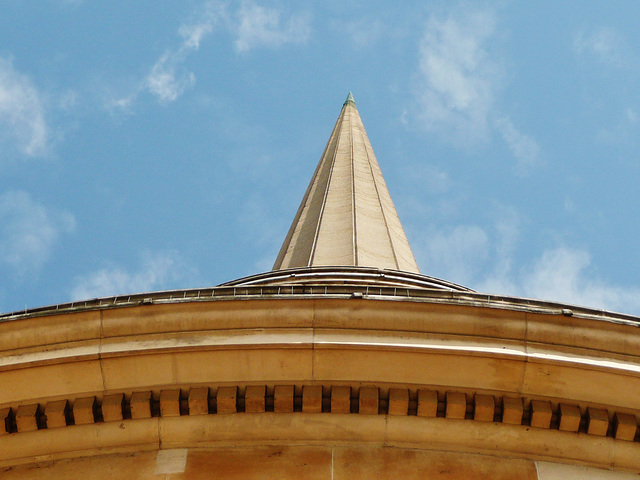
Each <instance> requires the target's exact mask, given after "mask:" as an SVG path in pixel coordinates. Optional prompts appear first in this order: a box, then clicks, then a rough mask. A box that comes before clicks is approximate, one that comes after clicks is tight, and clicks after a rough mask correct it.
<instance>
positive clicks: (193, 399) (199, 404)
mask: <svg viewBox="0 0 640 480" xmlns="http://www.w3.org/2000/svg"><path fill="white" fill-rule="evenodd" d="M188 402H189V415H206V414H208V413H209V387H194V388H190V389H189V399H188Z"/></svg>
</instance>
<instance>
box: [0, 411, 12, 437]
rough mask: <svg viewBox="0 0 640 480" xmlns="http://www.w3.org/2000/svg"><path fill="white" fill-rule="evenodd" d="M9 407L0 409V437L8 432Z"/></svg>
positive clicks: (9, 422)
mask: <svg viewBox="0 0 640 480" xmlns="http://www.w3.org/2000/svg"><path fill="white" fill-rule="evenodd" d="M10 425H11V407H4V408H0V435H6V434H7V433H9V431H10V428H11V427H10Z"/></svg>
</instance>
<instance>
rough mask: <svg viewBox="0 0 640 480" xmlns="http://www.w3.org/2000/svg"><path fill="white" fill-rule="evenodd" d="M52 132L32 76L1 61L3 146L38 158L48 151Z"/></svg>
mask: <svg viewBox="0 0 640 480" xmlns="http://www.w3.org/2000/svg"><path fill="white" fill-rule="evenodd" d="M48 141H49V128H48V126H47V123H46V121H45V108H44V105H43V101H42V99H41V97H40V94H39V92H38V90H37V89H36V87H35V86H34V84H33V82H32V81H31V80H30V79H29V77H28V76H26V75H24V74H22V73H20V72H19V71H18V70H16V69H15V67H14V66H13V61H12V60H11V59H5V58H2V57H0V146H4V148H5V149H7V148H9V149H17V151H19V152H20V153H22V154H24V155H26V156H29V157H34V156H38V155H43V154H44V153H45V152H46V151H47V147H48Z"/></svg>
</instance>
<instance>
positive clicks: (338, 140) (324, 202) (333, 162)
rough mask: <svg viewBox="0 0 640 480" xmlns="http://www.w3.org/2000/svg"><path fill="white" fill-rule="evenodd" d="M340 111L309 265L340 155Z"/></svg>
mask: <svg viewBox="0 0 640 480" xmlns="http://www.w3.org/2000/svg"><path fill="white" fill-rule="evenodd" d="M342 108H346V107H342ZM340 113H341V114H340V120H339V124H338V125H336V131H337V133H338V136H337V137H336V145H335V149H334V150H333V156H332V157H331V168H330V169H329V178H328V179H327V185H326V187H325V189H324V195H323V197H322V207H320V213H319V214H318V224H317V225H316V230H315V232H314V235H313V244H312V245H311V251H310V252H309V261H308V263H307V266H308V267H310V266H311V265H313V259H314V257H315V255H316V247H317V245H318V237H319V233H320V226H321V225H322V220H323V217H324V207H325V206H326V204H327V197H328V195H329V187H330V186H331V180H332V179H333V167H334V166H335V163H336V156H337V155H338V145H339V144H340V137H341V136H342V122H343V121H344V117H343V115H342V112H340Z"/></svg>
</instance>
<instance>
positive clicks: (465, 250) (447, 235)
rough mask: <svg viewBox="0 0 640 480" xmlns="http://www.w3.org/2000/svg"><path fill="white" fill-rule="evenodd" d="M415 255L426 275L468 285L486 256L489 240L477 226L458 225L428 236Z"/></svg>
mask: <svg viewBox="0 0 640 480" xmlns="http://www.w3.org/2000/svg"><path fill="white" fill-rule="evenodd" d="M416 253H417V254H418V255H419V257H420V263H421V264H424V265H425V266H426V270H425V271H426V272H428V275H435V274H436V272H437V275H438V276H439V277H441V278H446V279H448V280H451V281H453V282H456V283H460V284H463V285H464V284H468V283H471V282H472V281H473V279H474V277H475V276H476V275H477V274H478V271H479V269H480V268H481V266H482V264H483V263H484V262H485V260H486V258H487V255H488V253H489V238H488V236H487V234H486V232H485V231H484V230H483V229H482V228H480V227H479V226H477V225H459V226H456V227H453V228H451V229H446V230H444V231H439V232H434V233H432V234H430V235H428V236H427V237H426V239H425V241H424V243H422V244H421V245H420V246H419V248H418V249H416Z"/></svg>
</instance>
